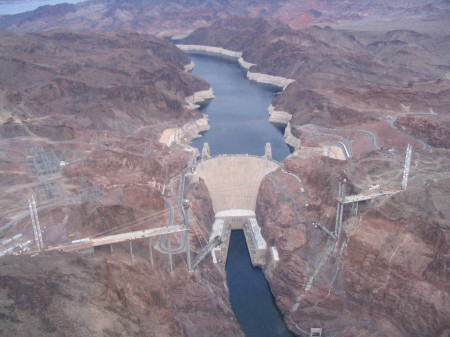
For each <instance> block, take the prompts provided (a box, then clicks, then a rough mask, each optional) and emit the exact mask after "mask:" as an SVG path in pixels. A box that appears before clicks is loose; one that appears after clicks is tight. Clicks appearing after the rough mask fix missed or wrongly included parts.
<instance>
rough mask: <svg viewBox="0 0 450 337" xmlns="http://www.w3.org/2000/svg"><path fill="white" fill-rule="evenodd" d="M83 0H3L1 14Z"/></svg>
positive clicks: (0, 7)
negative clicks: (21, 0)
mask: <svg viewBox="0 0 450 337" xmlns="http://www.w3.org/2000/svg"><path fill="white" fill-rule="evenodd" d="M81 1H83V0H39V1H23V2H8V1H1V3H0V15H6V14H17V13H22V12H28V11H33V10H35V9H36V8H38V7H41V6H45V5H56V4H59V3H77V2H81Z"/></svg>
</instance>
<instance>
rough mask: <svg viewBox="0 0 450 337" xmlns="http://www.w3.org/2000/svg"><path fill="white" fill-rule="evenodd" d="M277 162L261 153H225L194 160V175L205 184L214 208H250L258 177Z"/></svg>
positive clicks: (254, 198)
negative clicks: (197, 161) (196, 162)
mask: <svg viewBox="0 0 450 337" xmlns="http://www.w3.org/2000/svg"><path fill="white" fill-rule="evenodd" d="M279 167H280V165H279V164H278V163H277V162H275V161H273V160H268V159H265V158H261V157H256V156H250V155H228V156H219V157H214V158H211V159H208V160H204V161H202V162H200V163H199V164H197V167H196V171H195V175H196V176H197V177H199V178H202V179H203V180H204V181H205V184H206V186H207V187H208V190H209V194H210V196H211V199H212V203H213V208H214V212H215V213H218V212H221V211H226V210H231V209H244V210H251V211H254V210H255V207H256V197H257V195H258V190H259V185H260V184H261V181H262V179H263V178H264V177H265V176H266V175H267V174H268V173H270V172H273V171H275V170H276V169H278V168H279Z"/></svg>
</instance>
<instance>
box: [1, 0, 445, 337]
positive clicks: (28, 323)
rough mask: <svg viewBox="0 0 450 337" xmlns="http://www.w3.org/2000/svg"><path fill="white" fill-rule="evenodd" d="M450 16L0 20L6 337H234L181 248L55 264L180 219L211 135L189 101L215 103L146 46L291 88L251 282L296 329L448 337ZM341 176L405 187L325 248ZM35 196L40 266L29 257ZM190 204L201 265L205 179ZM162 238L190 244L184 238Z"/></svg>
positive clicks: (218, 290)
mask: <svg viewBox="0 0 450 337" xmlns="http://www.w3.org/2000/svg"><path fill="white" fill-rule="evenodd" d="M243 6H244V7H243ZM244 8H245V9H244ZM449 10H450V9H449V5H448V2H446V1H400V2H397V3H396V4H391V2H388V1H382V0H379V1H376V5H374V4H373V3H370V2H362V3H359V4H357V5H356V4H354V3H350V2H342V1H319V0H311V1H304V2H302V5H298V3H297V2H296V1H288V0H287V1H261V2H260V1H249V3H248V4H245V5H244V4H243V2H240V1H231V0H230V1H220V2H219V1H196V2H195V3H194V4H192V3H191V2H180V3H179V2H177V1H167V2H165V1H151V2H148V1H94V0H91V1H86V2H83V3H78V4H61V5H57V6H46V7H42V8H39V9H37V10H35V11H33V12H29V13H21V14H17V15H11V16H0V28H1V29H3V31H0V74H1V77H0V155H1V157H0V177H1V178H0V181H1V187H2V192H1V194H0V242H4V241H5V240H7V239H9V238H13V237H14V236H17V235H19V234H20V235H21V236H20V238H18V239H15V240H14V242H10V243H7V244H5V245H4V246H2V247H1V249H0V250H2V251H5V250H6V249H8V248H11V247H13V246H14V247H15V248H14V249H13V250H12V251H10V252H9V253H7V254H5V255H8V256H2V257H0V271H1V272H0V335H4V336H12V335H16V336H30V335H33V336H124V335H130V336H158V337H160V336H197V337H200V336H211V335H212V333H211V332H212V331H214V335H216V336H243V333H242V331H241V329H240V327H239V324H238V323H237V321H236V319H235V317H234V314H233V312H232V310H231V305H230V303H229V295H228V288H227V285H226V275H225V271H224V270H223V269H221V268H220V267H218V266H217V265H214V264H213V263H212V261H211V258H210V257H207V258H206V259H205V260H204V261H203V262H202V263H201V264H200V265H199V268H198V269H197V270H196V271H195V272H192V273H189V272H188V271H187V261H186V256H185V254H183V253H181V251H182V250H180V253H178V254H174V255H173V256H172V258H173V261H172V264H173V269H174V270H173V271H171V270H170V267H169V256H168V254H166V252H165V250H164V245H166V244H167V242H165V241H164V240H156V239H155V240H153V241H152V245H153V250H152V252H153V256H152V258H151V260H150V257H149V247H148V240H143V239H142V240H136V241H134V242H133V254H130V246H129V245H128V243H119V244H116V245H114V250H110V248H109V247H108V246H106V247H99V248H96V249H95V253H94V254H85V255H84V254H79V253H68V252H61V251H60V249H57V248H56V247H60V246H61V245H70V244H71V243H72V241H74V240H83V238H86V237H99V236H102V235H110V234H117V233H124V232H129V231H135V230H146V229H152V228H156V227H162V226H167V225H171V224H179V223H182V221H183V217H182V212H181V207H183V205H181V204H180V176H181V175H182V173H183V170H184V169H185V167H186V165H188V164H190V163H192V162H193V161H194V160H195V157H196V154H197V153H196V152H195V150H194V149H192V148H190V147H189V143H190V141H191V140H192V139H193V138H195V137H198V136H199V134H200V133H201V132H203V131H205V130H206V129H207V122H206V121H207V119H206V118H205V116H203V115H202V114H201V113H200V112H199V111H198V110H196V109H195V105H194V104H195V103H198V102H199V101H201V100H202V98H212V96H211V95H210V94H209V93H208V90H209V85H208V83H206V82H205V81H203V80H201V79H199V78H197V77H196V76H194V75H192V74H190V73H189V72H187V71H186V69H189V63H190V60H189V57H188V56H187V55H186V54H185V53H184V52H182V51H181V50H180V49H178V48H176V47H175V45H174V44H173V43H171V42H169V41H166V40H164V39H162V38H159V37H156V36H154V35H149V34H148V33H152V34H156V35H159V36H165V37H173V38H176V42H177V43H179V44H187V45H202V46H213V47H220V48H223V49H226V50H230V51H235V52H242V58H243V59H244V60H245V61H246V62H248V63H249V64H251V65H250V66H249V67H248V69H247V70H246V71H248V72H249V73H251V74H257V75H258V74H263V75H270V76H276V77H281V78H285V79H289V80H292V81H291V82H292V83H290V84H289V85H287V86H285V87H284V88H283V90H282V91H281V92H280V93H279V94H278V95H277V96H276V98H275V99H274V101H273V102H272V106H271V108H269V111H272V113H273V112H274V111H275V112H277V113H278V115H279V116H282V118H281V120H280V121H278V122H281V124H284V125H286V126H287V127H286V131H285V138H286V141H287V142H288V143H289V144H290V145H291V146H292V147H293V153H292V154H291V155H290V156H289V157H288V158H287V159H286V160H285V162H284V163H283V167H282V169H279V170H277V171H276V172H274V173H271V174H269V175H267V176H266V178H265V179H264V180H263V183H262V184H261V187H260V190H259V196H258V201H257V209H256V214H257V218H258V223H259V224H260V225H261V228H262V234H263V236H264V238H265V239H266V241H267V242H268V244H269V245H270V246H276V247H278V250H279V253H280V261H278V262H276V263H275V262H274V261H271V257H270V256H268V257H267V259H268V261H271V262H269V263H268V264H267V265H266V266H265V267H264V268H263V270H264V273H265V275H266V278H267V280H268V282H269V284H270V287H271V290H272V292H273V295H274V298H275V301H276V304H277V306H278V307H279V309H280V311H281V312H282V314H283V317H284V320H285V322H286V324H287V326H288V328H289V329H290V330H291V331H292V332H293V333H294V334H296V335H298V336H303V335H305V333H308V332H309V328H310V327H313V326H317V327H322V328H323V329H324V336H347V337H349V336H370V337H372V336H373V337H375V336H376V337H379V336H380V337H381V336H392V335H397V336H405V337H406V336H430V337H431V336H440V337H446V336H447V335H448V333H449V331H450V325H449V321H450V307H449V305H448V303H449V288H448V284H449V282H448V263H447V261H448V258H449V252H448V242H449V223H450V214H449V212H448V209H447V205H448V203H449V195H450V180H449V179H450V113H449V111H450V61H449V59H448V51H449V50H450V39H449V37H448V34H447V32H448V29H447V28H446V27H447V25H448V22H449V21H448V17H449ZM236 15H239V16H238V17H237V16H236ZM258 76H259V75H258ZM258 76H256V77H258ZM199 92H201V93H206V94H204V95H203V94H201V95H198V94H197V96H196V93H199ZM208 95H209V96H208ZM270 109H271V110H270ZM277 113H275V114H277ZM275 114H274V115H275ZM267 117H268V119H269V114H268V115H267ZM175 130H176V132H175ZM161 137H162V138H161ZM173 137H175V138H176V139H175V140H173V139H172V138H173ZM160 139H162V140H164V142H163V143H161V142H160ZM170 139H172V140H173V141H172V140H170ZM408 144H410V145H411V146H412V159H411V168H410V177H409V183H408V186H407V188H406V189H404V190H403V189H402V184H401V183H402V175H403V165H404V160H405V150H406V147H407V145H408ZM324 149H325V150H327V151H329V152H327V153H328V155H327V156H324V155H323V154H324V153H325V152H323V151H322V150H324ZM330 152H332V153H333V155H330V154H329V153H330ZM330 157H333V158H330ZM39 162H44V164H45V165H44V166H45V167H44V168H42V164H39ZM344 180H345V182H346V193H347V195H351V194H360V193H361V194H364V193H368V192H369V191H383V190H384V191H395V193H392V194H390V195H387V196H383V197H380V198H376V199H373V200H370V201H364V202H360V203H359V209H358V210H355V209H354V208H352V207H351V206H350V205H348V206H346V207H345V209H344V216H343V227H342V233H341V235H340V236H339V237H337V238H336V237H334V238H333V237H331V236H330V235H328V234H327V233H326V232H325V231H323V230H321V229H320V228H318V227H317V226H316V225H315V224H317V223H320V224H321V225H322V226H323V227H325V228H327V229H328V230H329V231H331V232H333V230H334V226H335V217H336V197H337V191H338V182H339V181H344ZM299 181H301V182H302V185H299V184H298V182H299ZM31 195H34V196H35V198H36V202H37V206H38V214H39V220H40V223H41V227H42V230H43V233H42V234H43V240H44V245H45V248H46V249H48V250H49V251H48V252H43V253H39V254H37V251H36V248H35V244H34V233H33V227H32V225H31V222H30V213H29V210H28V205H29V204H28V201H29V198H30V196H31ZM182 196H184V198H186V199H188V200H189V209H188V212H189V217H190V218H191V230H190V242H191V250H192V252H193V254H194V255H195V254H197V253H198V252H200V251H201V249H202V248H203V246H204V245H206V243H207V239H208V237H209V235H210V231H211V225H212V223H213V222H214V212H213V209H212V203H211V200H210V197H209V194H208V190H207V188H206V186H205V185H204V183H203V182H202V181H200V182H199V183H197V184H192V185H190V184H186V187H185V191H184V194H183V195H182ZM171 238H172V244H173V246H177V247H178V246H179V247H182V246H183V242H184V239H183V234H182V233H176V234H173V235H171Z"/></svg>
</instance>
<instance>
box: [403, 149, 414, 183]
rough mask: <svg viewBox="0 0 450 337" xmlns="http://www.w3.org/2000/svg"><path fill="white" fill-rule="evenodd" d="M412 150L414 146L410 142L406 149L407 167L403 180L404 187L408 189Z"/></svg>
mask: <svg viewBox="0 0 450 337" xmlns="http://www.w3.org/2000/svg"><path fill="white" fill-rule="evenodd" d="M411 152H412V147H411V145H409V144H408V147H407V149H406V158H405V167H404V169H403V180H402V188H403V189H406V185H408V176H409V167H410V165H411Z"/></svg>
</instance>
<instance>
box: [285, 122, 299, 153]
mask: <svg viewBox="0 0 450 337" xmlns="http://www.w3.org/2000/svg"><path fill="white" fill-rule="evenodd" d="M284 141H285V142H286V144H288V145H290V146H291V147H292V148H294V150H298V149H299V148H300V146H301V143H300V139H298V138H297V137H295V136H294V135H293V134H292V129H291V124H290V123H289V124H288V125H287V126H286V129H284Z"/></svg>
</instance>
